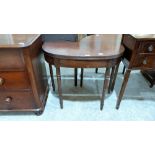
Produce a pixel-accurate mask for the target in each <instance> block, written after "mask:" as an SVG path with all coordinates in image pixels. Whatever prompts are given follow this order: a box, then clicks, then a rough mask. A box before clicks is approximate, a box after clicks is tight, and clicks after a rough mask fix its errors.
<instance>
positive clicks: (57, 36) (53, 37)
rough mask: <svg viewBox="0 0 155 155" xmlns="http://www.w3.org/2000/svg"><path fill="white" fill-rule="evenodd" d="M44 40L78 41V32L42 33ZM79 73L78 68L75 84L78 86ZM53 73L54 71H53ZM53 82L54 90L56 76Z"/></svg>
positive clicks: (75, 74)
mask: <svg viewBox="0 0 155 155" xmlns="http://www.w3.org/2000/svg"><path fill="white" fill-rule="evenodd" d="M42 40H43V42H49V41H50V42H55V41H70V42H76V41H78V35H77V34H42ZM49 68H50V72H53V70H52V69H51V67H49ZM77 73H78V68H75V69H74V85H75V86H77V83H78V81H77ZM52 74H53V73H52ZM51 82H52V88H53V91H55V83H54V78H52V79H51Z"/></svg>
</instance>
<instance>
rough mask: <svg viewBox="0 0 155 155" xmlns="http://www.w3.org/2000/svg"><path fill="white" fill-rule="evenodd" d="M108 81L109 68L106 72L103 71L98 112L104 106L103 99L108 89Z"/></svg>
mask: <svg viewBox="0 0 155 155" xmlns="http://www.w3.org/2000/svg"><path fill="white" fill-rule="evenodd" d="M109 79H110V67H107V68H106V71H105V78H104V84H103V91H102V97H101V104H100V110H102V109H103V106H104V98H105V93H106V90H107V89H108V84H109Z"/></svg>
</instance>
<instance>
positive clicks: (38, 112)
mask: <svg viewBox="0 0 155 155" xmlns="http://www.w3.org/2000/svg"><path fill="white" fill-rule="evenodd" d="M34 113H35V115H37V116H40V115H41V114H42V113H43V110H39V111H35V112H34Z"/></svg>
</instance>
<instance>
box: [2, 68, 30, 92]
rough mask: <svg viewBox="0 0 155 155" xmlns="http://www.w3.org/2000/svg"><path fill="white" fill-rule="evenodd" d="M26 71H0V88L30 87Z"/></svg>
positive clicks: (16, 88)
mask: <svg viewBox="0 0 155 155" xmlns="http://www.w3.org/2000/svg"><path fill="white" fill-rule="evenodd" d="M30 88H31V85H30V81H29V78H28V75H27V72H11V71H10V72H0V90H18V89H30Z"/></svg>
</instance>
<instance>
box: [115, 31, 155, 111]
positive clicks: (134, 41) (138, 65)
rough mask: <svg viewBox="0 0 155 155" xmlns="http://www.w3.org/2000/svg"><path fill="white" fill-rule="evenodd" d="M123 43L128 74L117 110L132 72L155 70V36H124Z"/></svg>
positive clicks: (126, 74)
mask: <svg viewBox="0 0 155 155" xmlns="http://www.w3.org/2000/svg"><path fill="white" fill-rule="evenodd" d="M122 43H123V45H124V47H125V52H124V55H123V59H122V61H123V63H124V65H125V68H126V72H125V75H124V80H123V83H122V87H121V90H120V93H119V96H118V100H117V104H116V109H119V106H120V102H121V100H122V97H123V94H124V91H125V88H126V85H127V82H128V79H129V76H130V72H131V70H136V69H139V70H154V69H155V35H153V34H146V35H136V34H135V35H134V34H133V35H130V34H124V35H123V40H122Z"/></svg>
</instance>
